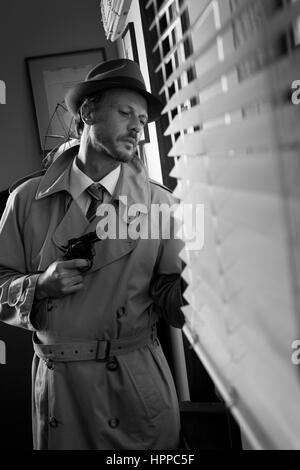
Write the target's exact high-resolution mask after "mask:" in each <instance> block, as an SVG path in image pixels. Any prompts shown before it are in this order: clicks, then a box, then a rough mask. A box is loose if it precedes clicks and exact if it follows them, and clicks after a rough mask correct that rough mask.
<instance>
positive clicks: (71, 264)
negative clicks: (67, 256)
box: [35, 259, 89, 300]
mask: <svg viewBox="0 0 300 470" xmlns="http://www.w3.org/2000/svg"><path fill="white" fill-rule="evenodd" d="M88 264H89V263H88V261H87V260H85V259H72V260H69V261H55V262H54V263H52V264H50V266H49V267H48V268H47V269H46V271H45V272H43V273H42V274H40V276H39V277H38V280H37V284H36V290H35V297H36V299H37V300H42V299H45V298H47V297H54V298H57V297H63V296H65V295H69V294H74V293H75V292H78V291H79V290H80V289H81V288H82V286H83V276H82V272H81V271H80V269H81V268H85V267H86V266H88Z"/></svg>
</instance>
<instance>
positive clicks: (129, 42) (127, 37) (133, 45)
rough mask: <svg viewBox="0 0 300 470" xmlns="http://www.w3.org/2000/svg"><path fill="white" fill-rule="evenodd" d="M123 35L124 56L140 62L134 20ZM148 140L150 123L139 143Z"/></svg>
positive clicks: (141, 143)
mask: <svg viewBox="0 0 300 470" xmlns="http://www.w3.org/2000/svg"><path fill="white" fill-rule="evenodd" d="M121 37H122V46H123V52H124V57H125V58H126V59H131V60H134V61H135V62H137V63H138V64H140V61H139V54H138V49H137V42H136V36H135V29H134V23H133V22H130V23H128V25H127V26H126V28H125V30H124V32H123V34H122V36H121ZM147 142H150V137H149V128H148V125H146V126H145V128H144V133H143V135H142V137H141V140H140V142H139V145H140V146H141V145H143V144H145V143H147Z"/></svg>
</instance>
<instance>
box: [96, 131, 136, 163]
mask: <svg viewBox="0 0 300 470" xmlns="http://www.w3.org/2000/svg"><path fill="white" fill-rule="evenodd" d="M93 146H94V148H95V150H97V151H98V152H99V153H104V154H105V155H106V156H108V157H110V158H112V159H113V160H115V161H117V162H123V163H128V162H130V161H132V160H133V158H134V156H135V153H136V146H133V148H132V151H131V152H126V151H122V150H119V149H118V148H117V146H116V145H113V143H111V142H110V141H108V142H105V141H103V139H98V138H97V136H95V139H94V143H93Z"/></svg>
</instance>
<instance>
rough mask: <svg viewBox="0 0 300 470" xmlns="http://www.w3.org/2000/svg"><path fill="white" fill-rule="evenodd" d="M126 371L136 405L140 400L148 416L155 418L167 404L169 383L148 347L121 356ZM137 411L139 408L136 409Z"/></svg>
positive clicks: (129, 389)
mask: <svg viewBox="0 0 300 470" xmlns="http://www.w3.org/2000/svg"><path fill="white" fill-rule="evenodd" d="M118 359H119V361H120V363H121V364H122V366H123V370H124V371H126V375H127V380H128V381H129V384H128V389H127V390H128V393H129V391H131V394H132V399H133V402H134V405H135V406H137V402H138V401H139V402H140V403H141V404H142V407H143V408H144V411H145V413H146V415H147V417H148V418H155V417H156V416H158V415H159V414H160V413H161V412H162V411H164V409H165V407H166V406H167V399H168V384H167V383H166V381H165V379H164V377H163V376H162V375H161V373H160V370H159V369H158V368H157V365H156V364H155V362H153V359H152V357H151V353H150V351H149V350H148V348H143V349H142V350H138V351H135V352H134V354H130V355H128V356H127V357H126V358H125V357H122V356H119V357H118ZM136 411H137V410H136Z"/></svg>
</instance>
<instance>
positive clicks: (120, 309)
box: [117, 307, 126, 318]
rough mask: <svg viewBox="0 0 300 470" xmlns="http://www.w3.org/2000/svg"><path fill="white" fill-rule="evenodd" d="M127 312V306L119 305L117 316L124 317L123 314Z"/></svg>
mask: <svg viewBox="0 0 300 470" xmlns="http://www.w3.org/2000/svg"><path fill="white" fill-rule="evenodd" d="M125 312H126V310H125V307H119V308H118V310H117V317H118V318H121V317H123V315H125Z"/></svg>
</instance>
